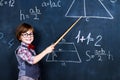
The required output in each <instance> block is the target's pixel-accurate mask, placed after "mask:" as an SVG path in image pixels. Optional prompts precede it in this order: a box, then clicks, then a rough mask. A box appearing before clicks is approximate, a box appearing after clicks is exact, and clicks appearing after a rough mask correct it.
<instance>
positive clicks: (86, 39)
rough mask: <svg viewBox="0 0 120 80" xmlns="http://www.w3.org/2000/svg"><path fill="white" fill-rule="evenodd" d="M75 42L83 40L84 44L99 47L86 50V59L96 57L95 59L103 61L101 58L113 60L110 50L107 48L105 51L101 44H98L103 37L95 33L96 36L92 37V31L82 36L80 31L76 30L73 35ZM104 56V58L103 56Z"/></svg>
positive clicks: (89, 59)
mask: <svg viewBox="0 0 120 80" xmlns="http://www.w3.org/2000/svg"><path fill="white" fill-rule="evenodd" d="M75 39H76V42H77V44H79V43H80V42H81V43H83V42H85V43H86V45H89V44H90V43H91V44H94V45H93V46H94V47H97V48H100V49H99V50H89V49H88V50H86V51H85V55H86V56H87V59H86V61H91V60H94V59H97V61H103V59H105V58H106V59H107V60H113V56H112V54H111V52H110V51H109V50H108V51H106V50H105V49H103V48H102V45H101V44H100V43H101V41H102V39H103V37H102V35H97V36H96V37H92V33H91V32H89V33H88V35H87V36H83V35H82V33H81V31H80V30H79V31H78V34H77V36H76V37H75ZM91 44H90V45H91ZM104 57H105V58H104Z"/></svg>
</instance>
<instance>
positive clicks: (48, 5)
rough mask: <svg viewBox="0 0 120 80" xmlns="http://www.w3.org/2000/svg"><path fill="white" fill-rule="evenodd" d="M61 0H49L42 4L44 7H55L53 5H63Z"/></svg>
mask: <svg viewBox="0 0 120 80" xmlns="http://www.w3.org/2000/svg"><path fill="white" fill-rule="evenodd" d="M60 3H61V0H58V1H57V2H54V1H52V0H49V2H45V1H44V2H42V4H41V6H42V7H50V8H53V7H61V4H60Z"/></svg>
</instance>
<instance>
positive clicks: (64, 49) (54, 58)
mask: <svg viewBox="0 0 120 80" xmlns="http://www.w3.org/2000/svg"><path fill="white" fill-rule="evenodd" d="M46 62H63V63H66V62H69V63H81V62H82V61H81V58H80V56H79V53H78V51H77V48H76V46H75V44H74V43H73V42H60V43H58V45H57V46H56V48H55V50H54V52H53V53H51V54H48V55H47V58H46Z"/></svg>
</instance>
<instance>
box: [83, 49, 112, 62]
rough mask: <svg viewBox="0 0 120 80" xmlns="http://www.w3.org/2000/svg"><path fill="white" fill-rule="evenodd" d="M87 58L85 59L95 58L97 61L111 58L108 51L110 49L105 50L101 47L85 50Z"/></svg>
mask: <svg viewBox="0 0 120 80" xmlns="http://www.w3.org/2000/svg"><path fill="white" fill-rule="evenodd" d="M85 53H86V56H87V59H86V61H91V60H93V59H97V61H104V60H105V59H107V60H113V56H112V54H111V53H110V51H105V50H104V49H103V48H101V49H100V50H94V51H91V50H87V51H86V52H85Z"/></svg>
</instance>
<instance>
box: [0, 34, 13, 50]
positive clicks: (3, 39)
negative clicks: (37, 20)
mask: <svg viewBox="0 0 120 80" xmlns="http://www.w3.org/2000/svg"><path fill="white" fill-rule="evenodd" d="M0 42H1V43H3V44H7V45H8V47H9V48H11V47H12V46H13V45H14V39H13V38H12V39H9V40H8V39H7V40H6V38H5V36H4V33H2V32H0Z"/></svg>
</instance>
